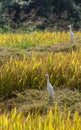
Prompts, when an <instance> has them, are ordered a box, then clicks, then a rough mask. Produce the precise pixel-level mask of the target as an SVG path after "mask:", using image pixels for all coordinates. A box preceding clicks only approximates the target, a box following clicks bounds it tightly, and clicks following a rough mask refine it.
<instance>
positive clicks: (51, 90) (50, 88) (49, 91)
mask: <svg viewBox="0 0 81 130" xmlns="http://www.w3.org/2000/svg"><path fill="white" fill-rule="evenodd" d="M45 76H46V78H47V91H48V94H49V96H50V97H51V98H54V89H53V86H52V85H51V83H50V81H49V75H48V74H45Z"/></svg>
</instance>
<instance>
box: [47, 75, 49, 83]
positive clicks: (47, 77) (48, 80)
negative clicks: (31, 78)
mask: <svg viewBox="0 0 81 130" xmlns="http://www.w3.org/2000/svg"><path fill="white" fill-rule="evenodd" d="M48 83H49V76H47V84H48Z"/></svg>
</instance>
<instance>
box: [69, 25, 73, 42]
mask: <svg viewBox="0 0 81 130" xmlns="http://www.w3.org/2000/svg"><path fill="white" fill-rule="evenodd" d="M68 27H69V29H70V40H71V42H74V33H73V31H72V27H71V25H69V26H68Z"/></svg>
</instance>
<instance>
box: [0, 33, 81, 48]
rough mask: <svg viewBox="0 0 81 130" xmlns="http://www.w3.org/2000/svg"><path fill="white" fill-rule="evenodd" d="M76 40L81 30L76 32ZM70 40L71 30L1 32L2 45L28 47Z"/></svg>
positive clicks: (0, 41)
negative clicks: (26, 32) (27, 32)
mask: <svg viewBox="0 0 81 130" xmlns="http://www.w3.org/2000/svg"><path fill="white" fill-rule="evenodd" d="M74 35H75V41H76V39H78V37H80V36H81V32H75V33H74ZM69 41H70V36H69V32H47V31H45V32H37V31H35V32H33V33H29V34H24V33H20V34H13V33H11V34H0V46H2V45H4V46H8V47H19V48H23V49H25V48H27V47H29V46H38V45H42V46H46V45H50V44H57V43H67V42H69Z"/></svg>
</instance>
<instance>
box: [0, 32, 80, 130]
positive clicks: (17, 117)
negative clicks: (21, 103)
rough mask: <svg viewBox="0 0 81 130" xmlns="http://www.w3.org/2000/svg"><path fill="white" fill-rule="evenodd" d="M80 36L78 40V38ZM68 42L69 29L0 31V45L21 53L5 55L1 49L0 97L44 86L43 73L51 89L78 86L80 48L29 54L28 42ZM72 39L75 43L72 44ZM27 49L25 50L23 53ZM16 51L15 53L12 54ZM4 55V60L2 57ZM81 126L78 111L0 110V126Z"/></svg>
mask: <svg viewBox="0 0 81 130" xmlns="http://www.w3.org/2000/svg"><path fill="white" fill-rule="evenodd" d="M74 35H75V39H76V40H75V43H76V44H80V43H81V40H80V39H79V38H80V37H81V32H75V33H74ZM78 39H79V40H78ZM66 43H70V39H69V32H33V33H30V34H0V48H2V47H3V48H12V49H13V50H14V48H18V49H20V50H23V49H24V51H23V56H22V57H21V56H20V55H18V56H16V57H15V56H14V57H13V56H12V55H11V53H10V56H8V59H6V54H5V49H3V50H4V51H3V55H4V58H3V55H1V53H0V57H1V59H2V60H1V59H0V99H1V98H2V97H3V98H4V97H7V96H9V95H10V94H11V93H13V92H16V91H18V92H20V93H21V91H23V90H28V89H30V90H31V89H38V90H45V89H46V79H45V76H44V74H45V73H49V75H50V82H51V84H52V85H53V86H54V89H63V88H70V89H73V90H74V89H77V90H78V91H80V90H81V48H79V49H76V50H73V49H72V50H71V51H70V52H58V53H55V52H53V51H52V52H46V53H44V52H43V53H41V52H39V53H35V52H33V51H32V53H31V54H28V53H27V52H26V51H27V50H26V48H28V47H31V46H42V47H43V46H48V45H55V44H57V45H58V44H61V45H63V44H66ZM75 43H73V44H74V46H75ZM24 52H26V53H24ZM14 55H15V54H14ZM4 59H5V60H4ZM47 129H49V130H81V116H80V115H79V113H78V111H75V112H74V113H73V115H71V114H70V111H68V112H66V111H65V109H64V112H63V113H62V112H61V111H60V108H58V107H57V105H55V104H54V107H53V108H51V109H48V110H47V112H46V113H44V114H42V115H41V114H40V113H38V114H30V113H28V115H26V117H25V116H24V115H23V114H22V112H20V113H18V112H17V111H16V109H13V110H12V111H11V112H10V113H6V112H4V113H3V114H2V113H1V114H0V130H47Z"/></svg>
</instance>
